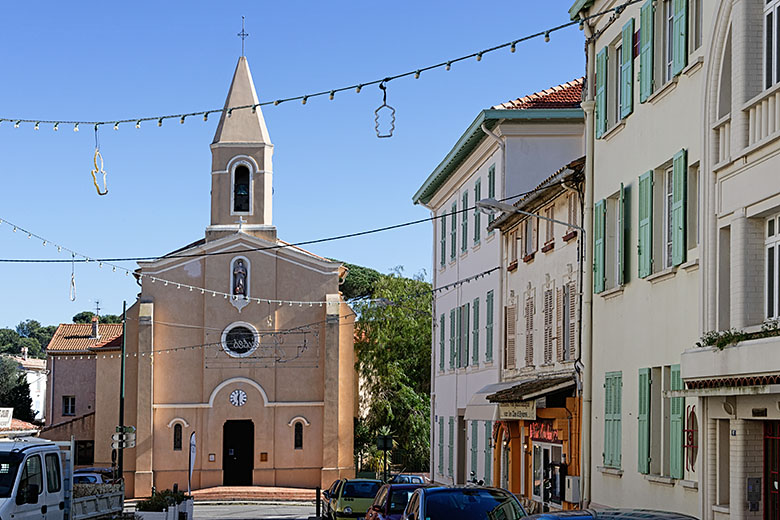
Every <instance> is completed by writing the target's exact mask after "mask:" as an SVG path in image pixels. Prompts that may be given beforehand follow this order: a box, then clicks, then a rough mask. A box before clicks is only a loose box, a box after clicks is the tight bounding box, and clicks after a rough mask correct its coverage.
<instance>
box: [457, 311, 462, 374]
mask: <svg viewBox="0 0 780 520" xmlns="http://www.w3.org/2000/svg"><path fill="white" fill-rule="evenodd" d="M455 319H456V320H457V322H458V324H457V326H456V329H457V331H458V339H457V340H456V345H455V366H456V367H458V368H460V367H461V366H462V365H461V360H462V356H461V349H462V348H463V307H458V308H457V310H456V311H455Z"/></svg>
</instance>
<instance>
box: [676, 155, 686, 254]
mask: <svg viewBox="0 0 780 520" xmlns="http://www.w3.org/2000/svg"><path fill="white" fill-rule="evenodd" d="M686 159H687V153H686V151H685V149H683V150H680V151H679V152H677V153H676V154H674V161H673V168H672V265H680V264H682V263H683V262H685V253H686V249H687V248H686V244H685V215H686V207H685V206H686V199H687V196H686V191H687V182H686V181H687V178H686V177H687V175H686V170H687V164H686V163H687V160H686Z"/></svg>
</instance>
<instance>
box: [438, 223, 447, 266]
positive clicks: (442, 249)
mask: <svg viewBox="0 0 780 520" xmlns="http://www.w3.org/2000/svg"><path fill="white" fill-rule="evenodd" d="M439 256H440V258H439V265H440V266H442V267H444V266H445V265H446V264H447V214H446V213H445V214H444V215H442V216H441V236H440V237H439Z"/></svg>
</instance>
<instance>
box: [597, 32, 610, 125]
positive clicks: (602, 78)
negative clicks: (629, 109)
mask: <svg viewBox="0 0 780 520" xmlns="http://www.w3.org/2000/svg"><path fill="white" fill-rule="evenodd" d="M608 52H609V48H608V47H604V48H603V49H601V50H600V51H599V52H598V54H596V139H599V138H601V136H602V135H604V134H605V133H606V131H607V106H608V105H607V83H608V81H607V74H608V73H607V70H608V68H609V67H608V66H609V64H608V61H607V53H608Z"/></svg>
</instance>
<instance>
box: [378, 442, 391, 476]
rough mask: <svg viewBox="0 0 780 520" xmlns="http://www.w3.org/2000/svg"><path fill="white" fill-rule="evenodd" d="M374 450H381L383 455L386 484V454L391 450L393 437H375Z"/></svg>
mask: <svg viewBox="0 0 780 520" xmlns="http://www.w3.org/2000/svg"><path fill="white" fill-rule="evenodd" d="M376 449H378V450H382V451H383V452H384V455H385V462H384V470H385V482H387V452H388V451H390V450H392V449H393V436H392V435H377V436H376Z"/></svg>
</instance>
